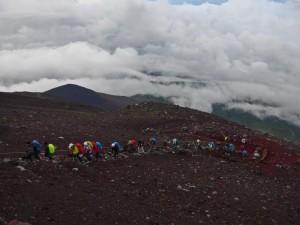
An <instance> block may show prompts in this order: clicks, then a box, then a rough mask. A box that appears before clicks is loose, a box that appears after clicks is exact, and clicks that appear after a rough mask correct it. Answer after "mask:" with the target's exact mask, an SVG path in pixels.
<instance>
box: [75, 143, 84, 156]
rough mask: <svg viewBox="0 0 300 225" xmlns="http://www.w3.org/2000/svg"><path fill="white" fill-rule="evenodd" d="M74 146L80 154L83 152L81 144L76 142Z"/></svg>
mask: <svg viewBox="0 0 300 225" xmlns="http://www.w3.org/2000/svg"><path fill="white" fill-rule="evenodd" d="M76 147H77V148H78V151H79V153H80V154H82V153H83V147H82V144H80V143H77V144H76Z"/></svg>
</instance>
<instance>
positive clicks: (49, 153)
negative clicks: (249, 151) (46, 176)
mask: <svg viewBox="0 0 300 225" xmlns="http://www.w3.org/2000/svg"><path fill="white" fill-rule="evenodd" d="M44 147H45V157H47V158H49V159H50V160H52V157H53V156H54V153H55V146H54V145H53V144H48V142H47V141H45V142H44Z"/></svg>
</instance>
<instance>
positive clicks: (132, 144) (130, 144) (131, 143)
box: [127, 140, 137, 153]
mask: <svg viewBox="0 0 300 225" xmlns="http://www.w3.org/2000/svg"><path fill="white" fill-rule="evenodd" d="M136 145H137V142H136V141H135V140H130V141H128V148H127V151H128V153H133V152H135V151H136Z"/></svg>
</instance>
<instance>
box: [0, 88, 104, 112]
mask: <svg viewBox="0 0 300 225" xmlns="http://www.w3.org/2000/svg"><path fill="white" fill-rule="evenodd" d="M0 106H1V108H3V109H9V108H15V109H26V110H32V109H34V110H37V108H39V109H40V110H42V109H52V110H72V111H83V112H95V111H100V110H99V109H98V108H95V107H91V106H87V105H82V104H79V103H74V102H70V101H66V100H61V99H58V98H56V97H53V96H49V95H46V94H43V93H33V92H14V93H6V92H0Z"/></svg>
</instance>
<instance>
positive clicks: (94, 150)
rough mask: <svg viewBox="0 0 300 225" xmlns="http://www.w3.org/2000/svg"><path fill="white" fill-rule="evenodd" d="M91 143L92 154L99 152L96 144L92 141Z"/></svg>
mask: <svg viewBox="0 0 300 225" xmlns="http://www.w3.org/2000/svg"><path fill="white" fill-rule="evenodd" d="M92 144H93V154H98V153H99V148H98V146H97V145H96V142H94V141H92Z"/></svg>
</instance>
